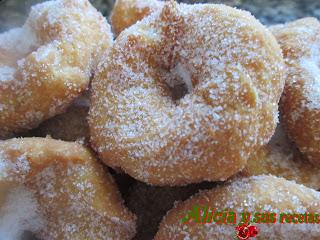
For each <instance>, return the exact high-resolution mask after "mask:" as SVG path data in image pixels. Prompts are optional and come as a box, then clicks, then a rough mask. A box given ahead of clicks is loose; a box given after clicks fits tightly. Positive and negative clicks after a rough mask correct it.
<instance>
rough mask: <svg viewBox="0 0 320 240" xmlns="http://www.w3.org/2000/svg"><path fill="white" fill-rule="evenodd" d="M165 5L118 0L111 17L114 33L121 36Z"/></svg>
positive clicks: (153, 1) (156, 1)
mask: <svg viewBox="0 0 320 240" xmlns="http://www.w3.org/2000/svg"><path fill="white" fill-rule="evenodd" d="M163 4H164V2H162V1H159V0H143V1H141V0H116V2H115V4H114V6H113V9H112V12H111V16H110V21H111V25H112V30H113V32H114V33H115V34H116V35H119V34H120V33H121V32H122V31H123V30H124V29H126V28H128V27H130V26H131V25H133V24H135V23H136V22H137V21H139V20H141V19H142V18H144V17H145V16H147V15H149V14H150V13H152V12H154V11H156V10H158V9H160V8H161V7H162V6H163Z"/></svg>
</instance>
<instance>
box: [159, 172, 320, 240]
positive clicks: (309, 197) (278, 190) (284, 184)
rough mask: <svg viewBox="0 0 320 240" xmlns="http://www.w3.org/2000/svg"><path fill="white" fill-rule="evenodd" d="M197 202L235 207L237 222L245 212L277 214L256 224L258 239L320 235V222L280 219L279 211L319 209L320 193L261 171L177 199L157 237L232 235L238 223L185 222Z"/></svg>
mask: <svg viewBox="0 0 320 240" xmlns="http://www.w3.org/2000/svg"><path fill="white" fill-rule="evenodd" d="M194 205H200V206H208V207H211V208H214V209H215V210H216V211H220V212H223V211H224V210H226V211H228V210H229V211H234V212H236V213H237V223H238V222H240V220H241V213H242V212H250V213H251V214H254V213H255V212H260V213H266V212H270V213H271V212H274V213H276V214H277V221H276V223H275V224H263V223H261V224H257V223H253V225H256V226H257V227H258V229H259V234H258V235H257V237H256V239H277V240H282V239H283V240H285V239H290V240H299V239H304V238H307V239H310V240H316V239H319V234H320V229H319V224H311V223H310V224H303V223H299V224H293V223H291V224H289V223H284V224H280V223H279V217H280V215H279V213H283V212H284V213H289V212H291V211H292V212H291V213H313V214H315V213H319V212H318V211H319V206H320V193H319V192H316V191H315V190H312V189H309V188H307V187H305V186H303V185H298V184H296V183H294V182H291V181H287V180H285V179H283V178H277V177H273V176H266V175H261V176H257V177H251V178H248V179H241V180H236V181H234V182H232V183H231V184H230V185H227V186H222V187H217V188H214V189H212V190H208V191H203V192H200V193H199V194H197V195H195V196H193V197H191V198H190V199H188V200H187V201H185V202H182V203H178V204H177V205H176V206H175V207H174V208H173V209H172V210H170V211H169V212H168V213H167V216H166V217H165V218H164V219H163V220H162V223H161V224H160V227H159V231H158V233H157V235H156V237H155V240H160V239H171V240H175V239H199V240H204V239H232V237H235V235H236V230H235V227H236V225H232V224H231V225H230V224H215V223H214V222H213V223H211V224H210V223H207V224H201V223H195V222H191V221H190V222H189V223H187V224H185V223H182V221H181V220H182V217H185V214H184V213H187V211H188V210H191V209H192V208H193V206H194Z"/></svg>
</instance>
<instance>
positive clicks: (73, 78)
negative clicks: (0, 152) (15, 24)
mask: <svg viewBox="0 0 320 240" xmlns="http://www.w3.org/2000/svg"><path fill="white" fill-rule="evenodd" d="M111 43H112V34H111V31H110V26H109V25H108V23H107V21H106V20H105V18H104V17H103V16H102V15H101V14H100V13H99V12H98V11H97V10H96V9H95V8H93V7H92V6H91V4H90V3H89V1H87V0H55V1H49V2H45V3H42V4H38V5H36V6H34V7H33V8H32V10H31V13H30V15H29V17H28V19H27V21H26V23H25V24H24V26H23V27H21V28H16V29H12V30H10V31H8V32H5V33H2V34H0V137H6V136H8V135H10V134H11V133H13V132H19V131H22V130H27V129H30V128H33V127H36V126H37V125H38V124H39V123H40V122H42V121H43V120H45V119H47V118H49V117H52V116H54V115H56V114H58V113H61V112H62V111H64V110H66V108H67V107H68V106H69V105H70V103H71V102H72V100H74V99H75V98H76V97H77V96H79V95H80V93H81V92H82V91H84V90H85V89H86V88H87V86H88V83H89V80H90V77H91V75H92V72H93V70H95V69H96V67H97V65H98V62H99V61H100V58H101V56H102V55H103V54H104V52H105V51H106V50H107V49H108V48H109V47H110V45H111Z"/></svg>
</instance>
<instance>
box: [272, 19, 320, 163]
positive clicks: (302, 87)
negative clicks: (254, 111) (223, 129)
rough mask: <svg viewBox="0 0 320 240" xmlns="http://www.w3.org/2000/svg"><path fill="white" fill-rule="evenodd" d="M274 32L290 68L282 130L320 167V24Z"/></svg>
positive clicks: (289, 26) (295, 24) (279, 27)
mask: <svg viewBox="0 0 320 240" xmlns="http://www.w3.org/2000/svg"><path fill="white" fill-rule="evenodd" d="M271 30H272V32H273V34H274V35H275V37H276V38H277V40H278V42H279V44H280V46H281V47H282V50H283V55H284V58H285V63H286V66H287V76H286V85H285V90H284V94H283V97H282V100H281V117H282V119H283V121H282V122H283V126H284V128H285V129H286V131H287V133H288V135H289V137H290V138H291V139H292V140H293V141H294V142H295V143H296V145H297V147H298V148H299V150H300V151H301V152H302V153H303V154H304V156H305V157H306V158H308V159H309V160H310V161H311V162H312V163H313V164H314V165H317V166H320V57H319V56H320V22H319V21H318V20H317V19H315V18H303V19H300V20H297V21H294V22H291V23H288V24H285V25H277V26H274V27H272V28H271Z"/></svg>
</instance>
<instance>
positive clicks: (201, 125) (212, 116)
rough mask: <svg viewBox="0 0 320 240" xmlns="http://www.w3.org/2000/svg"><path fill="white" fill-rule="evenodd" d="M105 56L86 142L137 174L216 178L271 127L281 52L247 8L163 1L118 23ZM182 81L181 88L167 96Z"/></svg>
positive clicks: (160, 178)
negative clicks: (124, 25)
mask: <svg viewBox="0 0 320 240" xmlns="http://www.w3.org/2000/svg"><path fill="white" fill-rule="evenodd" d="M199 26H202V27H199ZM203 29H206V31H204V30H203ZM191 36H192V37H191ZM208 36H210V41H209V38H208ZM106 62H108V64H105V66H104V68H102V69H100V72H99V74H97V75H96V78H95V79H94V80H93V83H92V92H93V96H92V99H91V108H90V111H89V127H90V135H91V144H92V146H93V147H94V149H95V150H96V151H97V152H98V153H99V155H100V157H101V159H103V161H104V162H105V163H106V164H107V165H109V166H111V167H115V168H116V167H120V168H122V169H123V170H124V171H125V172H127V173H128V174H129V175H131V176H133V177H134V178H136V179H138V180H141V181H144V182H147V183H150V184H154V185H184V184H188V183H193V182H194V183H195V182H201V181H204V180H209V181H216V180H225V179H226V178H228V177H230V176H232V175H233V174H235V173H236V172H238V171H239V170H240V169H241V168H243V167H244V165H245V164H246V162H247V159H248V157H249V155H250V153H251V152H253V151H255V150H256V149H257V148H260V145H261V144H262V145H263V144H266V143H267V142H268V141H269V140H270V138H271V136H272V134H273V132H274V130H275V127H276V122H277V115H278V101H279V98H280V95H281V92H282V90H283V85H284V81H283V59H282V56H281V50H280V48H279V46H278V44H277V43H276V41H275V39H274V37H273V36H272V34H271V33H270V32H269V31H268V30H267V29H265V28H264V27H263V26H262V25H261V24H260V23H259V22H258V21H257V20H255V19H254V18H253V17H252V16H251V15H250V14H249V13H247V12H244V11H240V10H236V9H233V8H231V7H227V6H222V5H209V4H207V5H206V4H198V5H186V4H180V5H178V4H176V3H174V2H169V3H167V4H166V5H165V6H164V8H163V9H162V10H161V11H157V12H155V13H154V14H152V15H150V16H149V17H147V18H144V19H143V20H142V21H141V22H139V23H137V24H135V25H133V26H131V27H130V28H128V29H127V30H125V31H123V32H122V33H121V34H120V36H119V37H118V38H117V40H116V42H115V44H114V46H113V47H112V49H111V50H110V52H109V55H108V57H107V59H106ZM181 85H184V86H185V88H187V89H188V91H189V93H187V94H186V95H185V96H184V97H182V98H181V99H177V100H175V99H176V96H174V95H173V93H172V92H174V89H175V87H176V86H181Z"/></svg>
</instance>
